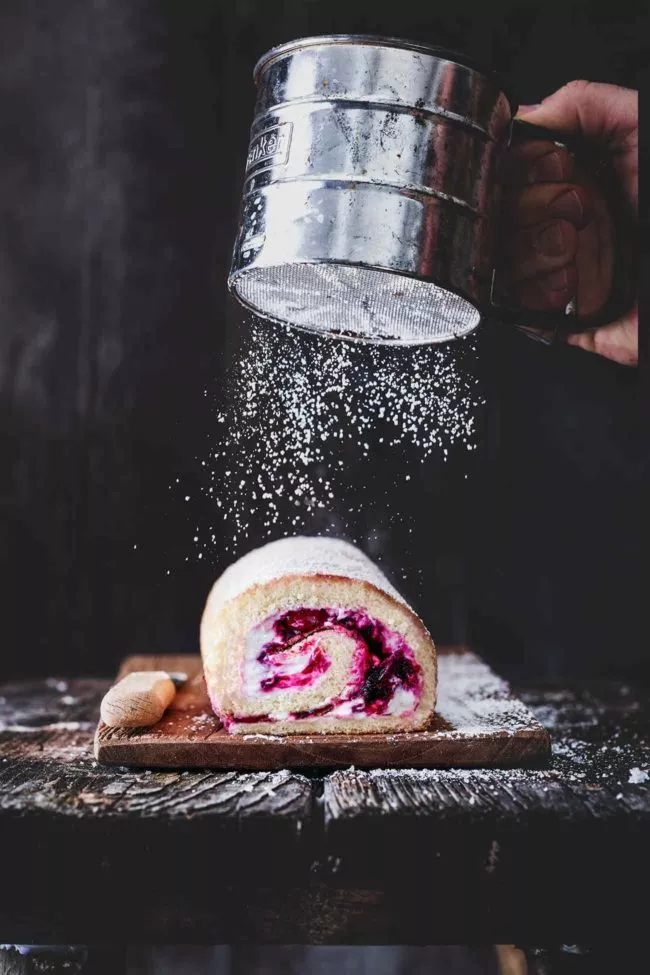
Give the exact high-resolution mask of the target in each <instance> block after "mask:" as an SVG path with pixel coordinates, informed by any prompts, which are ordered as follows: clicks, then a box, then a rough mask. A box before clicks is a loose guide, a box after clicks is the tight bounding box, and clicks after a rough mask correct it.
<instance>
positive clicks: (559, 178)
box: [504, 141, 574, 186]
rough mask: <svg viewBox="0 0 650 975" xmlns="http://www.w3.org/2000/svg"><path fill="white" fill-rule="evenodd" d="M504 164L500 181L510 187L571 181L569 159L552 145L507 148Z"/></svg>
mask: <svg viewBox="0 0 650 975" xmlns="http://www.w3.org/2000/svg"><path fill="white" fill-rule="evenodd" d="M506 160H507V162H506V167H505V173H504V179H505V182H506V183H508V184H509V185H512V186H522V185H526V184H531V183H562V182H570V181H571V180H572V179H573V174H574V163H573V156H572V155H571V153H570V152H568V151H567V150H566V149H561V148H560V147H559V146H557V145H556V144H555V143H554V142H533V141H530V142H522V143H520V144H519V145H515V146H512V147H511V149H510V150H509V151H508V154H507V157H506Z"/></svg>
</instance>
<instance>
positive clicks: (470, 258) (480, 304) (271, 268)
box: [228, 35, 589, 344]
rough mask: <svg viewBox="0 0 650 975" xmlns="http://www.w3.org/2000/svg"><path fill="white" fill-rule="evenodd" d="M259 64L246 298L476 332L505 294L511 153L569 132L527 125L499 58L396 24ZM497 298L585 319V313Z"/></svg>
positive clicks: (440, 335) (253, 304) (405, 332)
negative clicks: (506, 176) (491, 64)
mask: <svg viewBox="0 0 650 975" xmlns="http://www.w3.org/2000/svg"><path fill="white" fill-rule="evenodd" d="M254 76H255V82H256V84H257V88H258V94H257V103H256V107H255V116H254V121H253V125H252V128H251V139H250V146H249V151H248V156H247V162H246V173H245V180H244V191H243V205H242V211H241V220H240V226H239V231H238V234H237V238H236V242H235V248H234V254H233V260H232V266H231V269H230V275H229V279H228V283H229V287H230V289H231V290H232V291H233V292H234V294H235V295H236V297H237V298H238V299H239V300H240V302H242V304H244V305H245V306H246V307H247V308H249V309H250V310H251V311H253V312H254V313H255V314H257V315H260V316H262V317H263V318H267V319H272V320H275V321H279V322H283V323H285V324H290V325H293V326H296V327H299V328H304V329H309V330H311V331H315V332H320V333H321V334H328V335H338V336H343V337H348V338H351V339H358V340H366V341H373V342H383V343H394V344H430V343H436V342H442V341H447V340H449V339H453V338H458V337H461V336H464V335H467V334H469V333H470V332H472V331H473V329H475V328H476V326H477V325H478V324H479V321H480V320H481V317H482V315H483V314H484V313H485V312H486V311H490V310H494V308H495V307H496V306H495V305H494V291H495V288H494V284H495V264H496V251H497V243H498V241H497V238H498V224H499V213H500V199H499V196H500V194H499V187H500V176H499V169H500V166H501V164H502V159H503V156H504V152H505V151H507V148H508V146H509V145H510V142H511V140H512V139H514V138H516V139H518V140H527V139H549V138H551V139H557V140H559V139H560V138H562V141H563V142H565V143H566V138H565V137H560V136H557V134H556V133H553V132H550V131H549V130H546V129H540V128H539V127H538V126H532V125H528V124H526V123H525V122H520V121H519V120H516V124H515V120H514V118H513V116H514V115H515V113H516V110H517V105H516V103H515V101H514V99H513V98H512V97H511V96H510V95H509V94H507V93H506V92H505V90H504V86H503V84H502V83H501V81H500V80H499V78H498V76H497V75H496V74H495V73H494V72H493V71H491V70H487V69H485V68H482V67H480V66H479V65H477V64H476V63H474V62H473V61H472V60H471V59H469V58H466V57H465V56H464V55H457V54H455V53H452V52H448V51H444V50H442V49H438V48H434V47H428V46H422V45H418V44H413V43H410V42H407V41H400V40H395V39H393V38H381V37H368V36H355V35H333V36H326V37H312V38H305V39H302V40H297V41H293V42H291V43H288V44H283V45H281V46H280V47H276V48H274V49H273V50H271V51H269V52H268V53H267V54H266V55H264V57H262V58H261V60H260V61H259V62H258V64H257V66H256V68H255V73H254ZM498 313H499V314H500V315H501V318H502V319H503V320H506V321H507V320H508V316H509V317H510V320H511V321H512V323H513V324H522V325H524V324H529V325H530V324H546V325H547V326H548V325H549V324H552V325H553V327H555V328H557V327H563V328H565V329H567V330H581V329H582V328H584V327H585V325H584V324H579V322H578V315H577V313H576V314H569V313H568V312H567V313H566V314H562V315H560V316H559V315H558V313H539V312H537V313H535V312H527V311H525V310H524V309H521V308H518V309H514V310H513V309H510V310H509V309H502V308H498ZM540 316H541V319H540ZM531 318H532V319H533V321H531ZM587 327H589V326H587Z"/></svg>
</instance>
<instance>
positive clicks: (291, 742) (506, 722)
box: [95, 648, 550, 771]
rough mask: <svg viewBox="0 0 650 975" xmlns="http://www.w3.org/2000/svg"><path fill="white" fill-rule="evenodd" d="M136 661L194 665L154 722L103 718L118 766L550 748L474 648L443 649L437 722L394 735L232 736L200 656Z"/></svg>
mask: <svg viewBox="0 0 650 975" xmlns="http://www.w3.org/2000/svg"><path fill="white" fill-rule="evenodd" d="M135 670H167V671H185V672H186V673H187V675H188V681H187V683H186V684H185V685H184V686H183V687H181V688H180V690H179V691H178V692H177V694H176V698H175V699H174V701H173V703H172V705H171V706H170V707H169V708H168V710H167V712H166V713H165V715H164V716H163V718H162V719H161V720H160V721H159V722H158V724H156V725H154V726H153V727H150V728H136V729H134V728H110V727H108V726H107V725H105V724H103V723H101V722H100V724H99V726H98V728H97V733H96V736H95V757H96V758H97V760H98V761H99V762H102V763H104V764H108V765H110V764H113V765H134V766H152V767H159V768H174V767H188V768H221V769H256V770H264V771H272V770H277V769H283V768H317V767H321V768H323V767H325V768H337V767H338V768H345V767H348V766H351V765H352V766H358V767H365V768H372V767H377V766H383V767H393V768H398V767H400V766H408V767H412V768H431V767H444V766H486V765H499V766H522V765H524V766H525V765H535V764H539V763H540V762H543V761H544V760H545V759H547V758H548V756H549V754H550V739H549V735H548V732H547V731H546V729H545V728H544V727H543V726H542V725H541V724H540V723H539V722H538V721H536V720H535V719H534V718H533V715H532V714H531V713H530V712H529V711H528V710H527V709H526V708H525V707H524V705H523V704H522V703H521V702H520V701H517V700H516V699H515V698H513V697H512V696H511V694H510V691H509V689H508V687H507V685H506V684H505V683H504V682H503V681H501V680H500V678H498V677H497V676H496V674H494V673H493V672H492V671H491V670H490V669H489V668H488V667H487V666H486V665H485V664H484V663H483V661H481V660H480V658H479V657H477V656H476V655H475V654H473V653H470V652H469V651H466V650H461V651H453V650H451V649H449V648H446V649H445V648H443V650H442V651H441V652H440V653H439V696H438V705H437V709H436V714H435V716H434V719H433V723H432V726H431V728H430V729H428V730H427V731H423V732H410V733H405V734H391V735H343V734H340V735H286V736H273V735H259V734H255V735H229V734H228V733H227V731H225V729H224V728H223V727H222V726H221V724H220V722H219V720H218V718H216V717H215V715H214V714H213V712H212V709H211V707H210V703H209V701H208V696H207V693H206V688H205V682H204V680H203V673H202V669H201V660H200V657H198V656H189V655H185V656H162V657H161V656H141V657H129V658H127V659H126V660H125V661H124V663H123V664H122V667H121V668H120V671H119V674H118V677H123V676H124V675H125V674H127V673H129V672H132V671H135Z"/></svg>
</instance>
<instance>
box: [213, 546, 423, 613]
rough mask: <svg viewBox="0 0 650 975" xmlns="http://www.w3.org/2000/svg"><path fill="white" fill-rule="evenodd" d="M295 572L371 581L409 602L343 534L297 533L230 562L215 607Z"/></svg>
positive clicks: (215, 590) (216, 591)
mask: <svg viewBox="0 0 650 975" xmlns="http://www.w3.org/2000/svg"><path fill="white" fill-rule="evenodd" d="M292 575H313V576H322V575H331V576H343V577H344V578H346V579H355V580H357V581H361V582H369V583H371V584H372V585H373V586H376V587H377V588H378V589H381V590H382V592H385V593H386V594H387V595H389V596H392V598H393V599H397V600H399V602H400V603H402V604H403V605H405V606H407V605H408V604H407V603H406V601H405V600H404V598H403V597H402V596H401V595H400V594H399V592H398V591H397V590H396V589H395V587H394V586H393V585H392V584H391V583H390V582H389V581H388V579H387V578H386V576H385V575H384V574H383V572H382V571H381V570H380V569H379V568H378V567H377V566H376V565H375V564H374V563H373V562H371V560H370V559H369V558H368V557H367V556H366V555H364V553H363V552H362V551H361V550H360V549H358V548H356V547H355V546H354V545H351V544H350V543H349V542H346V541H343V539H340V538H331V537H327V536H316V537H313V538H312V537H307V536H302V535H298V536H295V537H293V538H280V539H278V540H277V541H274V542H269V543H268V544H267V545H263V546H261V548H256V549H253V550H252V551H251V552H247V553H246V555H243V556H242V557H241V558H240V559H238V560H237V561H236V562H233V564H232V565H230V566H228V568H227V569H226V570H225V572H223V573H222V575H221V576H220V577H219V579H218V580H217V582H216V583H215V585H214V588H213V590H212V593H211V595H210V601H211V604H212V609H213V610H214V611H218V609H220V608H221V606H223V605H224V604H225V603H226V602H228V601H229V600H231V599H234V598H235V597H236V596H239V595H240V594H241V593H243V592H245V591H246V590H247V589H249V588H250V587H251V586H254V585H260V584H263V583H265V582H270V581H271V580H272V579H279V578H282V577H286V576H292Z"/></svg>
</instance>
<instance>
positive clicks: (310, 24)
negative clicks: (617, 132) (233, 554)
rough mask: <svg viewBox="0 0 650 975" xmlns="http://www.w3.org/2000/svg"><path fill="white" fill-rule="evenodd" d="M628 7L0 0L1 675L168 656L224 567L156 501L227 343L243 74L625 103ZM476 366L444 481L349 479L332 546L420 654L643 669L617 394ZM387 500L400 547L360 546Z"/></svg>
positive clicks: (613, 381)
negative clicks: (389, 81) (610, 91)
mask: <svg viewBox="0 0 650 975" xmlns="http://www.w3.org/2000/svg"><path fill="white" fill-rule="evenodd" d="M645 8H646V4H641V3H639V4H632V3H616V4H602V5H601V4H594V3H573V2H571V3H570V2H566V3H564V4H562V5H559V4H557V5H556V4H551V5H548V4H547V5H544V6H542V5H539V4H534V3H503V2H498V3H485V4H481V5H478V4H471V5H469V4H467V3H462V2H454V3H445V4H442V3H428V4H425V3H422V2H420V3H415V2H409V0H399V2H395V3H393V4H390V5H389V4H386V3H378V2H374V3H370V2H369V0H365V2H361V0H346V2H344V3H343V2H337V0H314V2H310V0H295V2H289V0H287V2H284V3H280V2H272V0H267V2H262V0H240V2H232V3H225V4H219V3H216V2H212V3H207V2H199V0H183V2H171V0H170V2H163V0H94V2H90V0H57V2H56V3H43V2H40V3H39V2H36V0H3V4H2V6H1V7H0V47H1V50H0V54H1V56H0V426H1V434H2V455H1V456H2V478H1V482H2V483H1V496H2V523H1V532H2V537H1V538H0V544H1V545H2V552H3V555H2V593H3V596H4V599H3V600H2V603H3V608H2V627H1V632H2V651H1V654H0V676H2V675H3V674H4V675H5V676H10V675H22V674H25V675H26V674H34V673H43V672H48V673H55V672H56V673H63V672H66V673H73V672H84V673H88V674H91V673H92V674H99V673H101V674H109V673H111V672H112V671H113V670H114V669H115V667H116V664H117V663H118V661H119V659H120V658H121V657H122V656H124V655H125V654H126V653H130V652H147V651H150V652H154V651H159V652H164V651H179V650H180V651H189V650H194V649H195V648H196V645H197V639H196V633H197V625H198V619H199V615H200V612H201V609H202V606H203V602H204V599H205V596H206V593H207V590H208V588H209V586H210V584H211V582H212V581H213V579H214V577H215V575H216V573H217V571H218V570H219V569H220V568H223V567H224V564H225V562H224V559H223V557H221V556H220V554H219V547H218V546H217V548H216V550H215V558H214V559H213V560H212V561H210V560H209V559H206V560H203V561H200V562H199V561H197V559H196V557H191V558H189V560H188V561H186V557H188V556H190V555H192V543H191V536H192V529H193V526H194V524H195V522H196V521H197V520H198V521H200V522H202V521H203V520H204V519H206V518H212V517H213V515H214V512H213V511H208V510H207V508H202V507H201V505H200V504H199V503H198V502H197V503H196V504H195V505H194V506H193V507H192V510H191V513H189V512H188V508H187V506H186V505H184V504H183V503H182V499H180V497H179V496H178V495H177V494H175V493H174V492H173V491H170V485H171V484H172V483H174V482H175V479H176V478H177V477H178V478H180V479H181V482H182V484H184V485H188V486H189V487H188V490H190V491H191V490H192V488H193V487H195V486H196V482H197V478H198V472H197V463H198V462H197V457H199V456H201V453H202V451H204V449H205V443H206V438H207V437H209V436H210V432H211V423H213V417H212V414H211V412H210V410H208V409H206V398H205V396H204V390H205V389H209V390H210V391H211V393H210V395H211V396H212V395H214V396H218V395H219V391H220V389H221V387H222V386H223V383H224V381H225V379H226V377H227V376H228V375H229V374H230V370H231V366H232V363H233V360H234V357H235V356H236V354H237V347H238V343H239V341H240V340H242V339H244V340H245V338H246V331H247V330H248V329H249V328H250V322H249V319H248V318H247V317H246V316H244V315H243V314H242V312H241V310H240V309H239V308H238V307H236V306H235V305H234V304H233V302H232V300H231V299H229V298H228V297H227V295H226V286H225V278H226V274H227V268H228V263H229V258H230V251H231V246H232V241H233V235H234V230H235V227H236V220H237V208H238V203H239V191H240V186H241V178H242V172H243V160H244V157H245V152H246V148H247V138H248V127H249V125H250V122H251V120H252V109H253V101H254V87H253V84H252V77H251V73H252V68H253V64H254V62H255V61H256V59H257V58H258V56H259V55H260V54H262V53H263V52H264V51H265V50H266V49H268V48H269V47H270V46H272V45H273V44H276V43H279V42H282V41H286V40H290V39H292V38H294V37H298V36H301V35H306V34H312V33H323V32H365V33H384V34H392V35H397V36H402V37H410V38H414V39H416V40H420V41H423V42H430V43H434V44H442V45H447V46H451V47H453V48H456V49H460V50H464V51H466V52H467V53H469V54H472V55H474V56H477V57H479V58H481V59H482V60H484V61H486V62H488V63H491V64H492V65H494V66H495V67H497V68H499V69H500V70H502V71H503V72H504V73H505V74H506V75H507V77H508V79H509V80H510V82H511V83H512V84H513V85H514V86H515V88H516V90H517V92H518V94H519V97H520V99H521V101H522V102H524V103H533V102H536V101H539V100H540V99H541V98H542V97H544V96H545V95H546V94H549V93H550V92H551V91H553V90H554V89H555V88H557V87H559V86H560V85H562V84H563V83H564V82H566V81H568V80H570V79H573V78H586V79H589V80H595V81H604V82H611V83H616V84H622V85H626V86H629V87H636V86H637V83H638V80H637V77H638V71H639V70H640V67H641V65H642V64H643V63H644V62H645V61H647V58H648V42H647V37H648V36H649V28H650V23H649V18H648V14H647V12H645ZM305 342H306V343H307V346H306V347H308V340H305ZM478 342H479V348H478V353H477V357H476V361H475V362H474V363H473V364H472V366H471V368H474V369H476V370H477V372H478V374H479V375H480V379H481V382H482V384H483V387H484V390H485V394H486V396H487V407H486V409H485V410H484V411H483V415H482V417H481V431H482V436H481V449H480V450H479V451H477V452H476V453H475V455H474V456H473V459H472V463H471V465H469V466H468V465H467V463H466V462H465V461H464V462H463V463H462V464H461V462H460V461H459V462H456V461H454V462H451V463H450V464H447V465H441V464H440V463H438V462H436V460H435V459H434V460H432V461H431V462H430V463H429V464H428V465H422V466H421V467H418V471H419V473H418V477H417V478H415V479H414V480H415V481H416V485H417V488H416V493H415V494H411V495H409V497H408V498H404V497H401V496H400V495H398V494H397V493H395V494H394V495H393V494H392V492H393V485H394V471H391V469H390V465H384V464H382V465H378V466H377V469H376V470H375V471H374V472H373V473H372V475H371V476H368V474H367V470H368V469H367V466H365V467H361V466H359V468H358V469H357V468H356V467H355V463H354V459H353V460H352V461H350V463H349V476H350V479H351V480H354V479H355V478H361V479H366V478H367V479H368V483H367V485H366V484H365V482H364V489H367V494H368V505H367V514H363V515H360V516H359V517H358V519H357V523H356V524H350V525H347V526H346V528H345V530H346V531H347V532H348V533H349V534H350V535H351V536H353V537H356V538H357V539H358V540H359V541H361V542H362V543H364V540H365V539H367V538H369V537H370V535H371V534H373V533H374V534H373V537H374V538H375V539H376V538H379V539H380V543H377V542H375V546H374V548H373V547H372V546H369V547H370V548H371V549H372V551H373V553H374V554H376V555H382V556H383V558H384V564H385V565H386V567H387V568H388V569H389V570H390V571H393V572H395V573H397V572H398V570H400V574H401V572H404V573H405V575H406V578H405V581H404V589H405V591H406V592H407V594H408V595H409V596H411V598H413V599H414V600H415V601H416V602H417V604H418V607H419V609H420V610H421V612H422V613H423V615H424V617H425V619H426V620H427V622H428V623H429V624H430V626H431V628H432V631H433V635H434V638H436V639H437V640H438V641H439V642H446V641H451V640H462V641H465V640H472V641H474V642H476V643H478V644H479V645H480V646H481V647H482V648H483V650H484V652H485V653H486V654H487V655H488V656H490V657H491V659H493V660H494V661H495V662H496V664H497V665H498V666H499V667H500V668H501V669H502V670H503V671H504V672H505V673H506V674H509V675H514V676H516V675H518V674H522V673H527V672H528V673H550V674H562V673H581V672H585V673H586V672H591V673H594V672H595V673H605V672H614V671H624V672H630V673H631V672H633V671H634V670H635V669H636V670H639V669H642V668H643V665H644V657H646V656H647V653H646V649H645V647H644V646H643V645H642V643H641V640H640V638H639V634H640V598H639V597H640V578H641V577H640V574H639V567H638V564H637V562H638V556H639V555H640V554H641V548H642V538H641V529H640V525H639V523H638V515H639V512H640V510H641V496H642V494H641V492H642V491H643V490H644V489H645V490H647V483H648V481H647V466H646V467H644V462H643V458H642V454H641V452H640V450H639V446H638V443H637V432H638V431H637V425H638V415H637V400H638V376H637V370H630V369H625V368H623V367H619V366H616V365H613V364H611V363H608V362H605V361H602V360H599V359H597V358H595V357H592V356H589V355H587V354H584V353H581V352H579V351H578V350H571V349H560V350H548V349H545V348H543V347H541V346H538V345H536V344H534V343H532V342H530V341H529V340H528V339H526V338H525V337H523V336H521V335H520V334H518V333H515V332H514V331H512V330H510V329H507V328H505V327H502V328H499V327H497V326H495V325H490V324H488V325H486V326H485V328H483V329H482V330H481V334H480V337H479V340H478ZM260 435H263V431H260ZM465 460H466V459H465ZM401 462H402V461H401V460H395V464H397V463H401ZM406 462H408V463H413V464H414V465H415V464H416V463H417V459H416V458H410V459H407V460H405V461H404V463H406ZM468 471H469V474H470V476H469V477H468V479H465V478H464V473H467V472H468ZM395 490H396V489H395ZM400 504H408V505H412V506H413V508H414V510H415V511H416V515H417V521H418V525H419V530H418V532H417V538H416V539H415V541H414V540H413V539H412V538H410V537H409V538H406V537H405V536H403V535H402V534H400V530H399V527H391V528H383V527H382V526H384V523H385V522H386V523H387V518H385V512H386V506H387V505H388V506H392V507H393V508H394V507H395V506H396V505H400ZM331 514H332V518H333V521H334V522H336V518H337V512H336V501H335V502H334V503H333V509H332V512H331ZM313 527H314V528H315V529H318V528H322V527H323V525H322V524H320V523H319V524H315V525H314V526H313ZM260 541H261V539H260V538H251V539H250V545H255V544H259V542H260ZM378 545H379V549H380V550H381V551H377V546H378ZM167 570H170V571H169V574H167Z"/></svg>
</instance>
